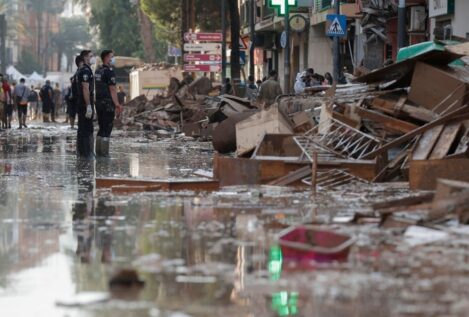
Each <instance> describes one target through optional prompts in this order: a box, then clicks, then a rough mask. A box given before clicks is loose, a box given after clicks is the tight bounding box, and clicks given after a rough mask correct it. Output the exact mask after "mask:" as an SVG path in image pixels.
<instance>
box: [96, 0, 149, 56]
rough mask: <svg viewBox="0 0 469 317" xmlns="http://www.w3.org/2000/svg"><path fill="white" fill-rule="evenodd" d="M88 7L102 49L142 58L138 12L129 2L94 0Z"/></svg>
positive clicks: (122, 0)
mask: <svg viewBox="0 0 469 317" xmlns="http://www.w3.org/2000/svg"><path fill="white" fill-rule="evenodd" d="M88 5H89V7H90V8H91V19H90V24H91V25H92V26H95V27H97V29H98V31H99V39H100V44H101V48H103V49H104V48H108V49H113V50H114V51H115V52H116V54H117V55H123V56H135V57H141V56H142V42H141V38H140V29H139V24H138V17H137V11H136V7H135V6H133V5H132V4H131V3H130V1H129V0H93V1H89V3H88Z"/></svg>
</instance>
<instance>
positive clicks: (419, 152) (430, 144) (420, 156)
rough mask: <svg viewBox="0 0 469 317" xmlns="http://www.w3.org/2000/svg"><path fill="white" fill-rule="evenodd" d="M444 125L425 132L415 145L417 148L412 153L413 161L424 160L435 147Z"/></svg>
mask: <svg viewBox="0 0 469 317" xmlns="http://www.w3.org/2000/svg"><path fill="white" fill-rule="evenodd" d="M443 129H444V125H439V126H437V127H434V128H433V129H431V130H428V131H426V132H425V133H424V134H423V135H422V137H421V138H420V140H419V141H418V143H417V147H416V148H415V150H414V152H413V153H412V159H413V160H426V159H427V158H428V156H429V155H430V153H431V152H432V150H433V148H434V147H435V144H436V142H437V141H438V138H439V137H440V135H441V132H442V131H443Z"/></svg>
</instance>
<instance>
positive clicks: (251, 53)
mask: <svg viewBox="0 0 469 317" xmlns="http://www.w3.org/2000/svg"><path fill="white" fill-rule="evenodd" d="M250 2H251V3H250V10H251V15H250V17H249V29H250V32H251V36H250V37H251V46H250V47H249V75H251V76H254V73H255V69H254V48H255V46H254V41H255V37H256V30H255V28H256V23H255V18H256V16H257V4H256V0H250Z"/></svg>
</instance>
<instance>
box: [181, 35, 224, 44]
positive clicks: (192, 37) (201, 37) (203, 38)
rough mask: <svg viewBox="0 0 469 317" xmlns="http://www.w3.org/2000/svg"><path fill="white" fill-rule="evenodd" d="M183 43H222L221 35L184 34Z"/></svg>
mask: <svg viewBox="0 0 469 317" xmlns="http://www.w3.org/2000/svg"><path fill="white" fill-rule="evenodd" d="M184 41H186V42H191V41H206V42H221V41H223V34H221V33H184Z"/></svg>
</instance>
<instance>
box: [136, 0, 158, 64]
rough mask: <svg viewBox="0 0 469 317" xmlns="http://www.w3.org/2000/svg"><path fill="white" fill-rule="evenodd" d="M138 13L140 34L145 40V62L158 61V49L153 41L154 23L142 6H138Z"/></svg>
mask: <svg viewBox="0 0 469 317" xmlns="http://www.w3.org/2000/svg"><path fill="white" fill-rule="evenodd" d="M137 15H138V20H139V24H140V36H141V37H142V42H143V51H144V54H145V62H147V63H154V62H155V61H156V50H155V44H154V41H153V37H154V35H153V25H152V24H151V21H150V19H149V18H148V16H147V15H146V14H145V13H144V12H143V11H142V9H141V8H140V6H139V7H138V8H137Z"/></svg>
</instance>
